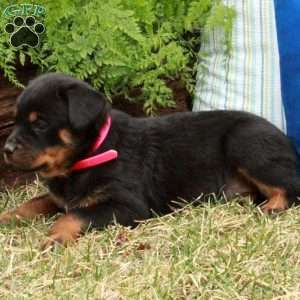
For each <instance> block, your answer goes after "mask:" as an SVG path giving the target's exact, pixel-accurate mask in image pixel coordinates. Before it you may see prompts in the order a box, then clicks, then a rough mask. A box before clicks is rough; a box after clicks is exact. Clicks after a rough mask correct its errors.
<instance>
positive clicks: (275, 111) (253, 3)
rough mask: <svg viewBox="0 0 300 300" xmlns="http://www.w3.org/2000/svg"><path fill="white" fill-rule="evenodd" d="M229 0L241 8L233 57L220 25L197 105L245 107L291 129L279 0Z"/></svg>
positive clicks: (204, 63)
mask: <svg viewBox="0 0 300 300" xmlns="http://www.w3.org/2000/svg"><path fill="white" fill-rule="evenodd" d="M223 1H224V3H225V4H227V5H232V6H233V7H234V8H235V10H236V13H237V17H236V20H235V23H234V28H233V34H232V47H233V48H232V52H231V56H230V57H229V58H228V57H227V56H226V55H225V52H224V46H223V40H224V35H223V34H222V31H221V30H215V31H214V32H213V33H212V34H211V35H210V37H209V39H208V41H207V42H206V43H204V44H203V45H202V49H201V53H202V56H203V54H205V56H203V59H201V62H200V64H199V66H198V68H199V72H198V77H197V85H196V93H195V99H194V107H193V110H194V111H200V110H211V109H233V110H245V111H249V112H252V113H255V114H257V115H260V116H262V117H264V118H266V119H268V120H269V121H271V122H272V123H273V124H275V125H276V126H277V127H278V128H280V129H281V130H282V131H286V121H285V112H284V107H283V104H282V95H281V77H280V60H279V51H278V42H277V28H276V19H275V9H274V8H275V7H274V2H273V0H223ZM278 1H279V2H280V0H278ZM290 1H291V0H289V1H287V2H290ZM295 1H299V0H295ZM281 2H284V1H281ZM299 2H300V1H299Z"/></svg>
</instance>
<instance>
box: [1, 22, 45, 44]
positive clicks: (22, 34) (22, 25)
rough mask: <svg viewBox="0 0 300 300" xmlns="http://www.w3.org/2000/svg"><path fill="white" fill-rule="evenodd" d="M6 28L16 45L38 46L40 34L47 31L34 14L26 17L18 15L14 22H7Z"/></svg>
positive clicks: (11, 40)
mask: <svg viewBox="0 0 300 300" xmlns="http://www.w3.org/2000/svg"><path fill="white" fill-rule="evenodd" d="M4 30H5V31H6V32H7V33H8V34H9V35H10V44H11V45H12V46H14V47H20V46H23V45H25V46H29V47H33V48H35V47H37V46H38V45H39V43H40V39H39V35H40V34H42V33H43V32H44V31H45V26H44V25H43V24H42V23H37V22H36V20H35V18H34V17H33V16H28V17H26V19H25V20H24V18H22V17H20V16H17V17H15V18H14V20H13V23H8V24H6V26H5V28H4Z"/></svg>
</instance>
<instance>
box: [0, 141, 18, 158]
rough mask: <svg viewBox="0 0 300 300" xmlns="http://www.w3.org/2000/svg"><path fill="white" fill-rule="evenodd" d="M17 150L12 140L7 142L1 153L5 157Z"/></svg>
mask: <svg viewBox="0 0 300 300" xmlns="http://www.w3.org/2000/svg"><path fill="white" fill-rule="evenodd" d="M16 148H17V143H16V141H14V140H10V141H7V142H6V143H5V145H4V148H3V151H4V153H5V154H6V155H10V154H12V153H13V152H14V151H15V150H16Z"/></svg>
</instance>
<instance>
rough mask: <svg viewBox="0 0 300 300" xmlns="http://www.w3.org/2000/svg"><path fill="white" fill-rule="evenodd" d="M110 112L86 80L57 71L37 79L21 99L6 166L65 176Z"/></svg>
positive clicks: (6, 151) (7, 144)
mask: <svg viewBox="0 0 300 300" xmlns="http://www.w3.org/2000/svg"><path fill="white" fill-rule="evenodd" d="M108 108H109V105H108V104H107V102H106V100H105V98H104V96H103V95H102V94H101V93H98V92H96V91H95V90H94V89H92V88H91V87H90V86H89V85H88V84H86V83H84V82H82V81H79V80H76V79H74V78H72V77H69V76H65V75H62V74H57V73H49V74H46V75H42V76H40V77H38V78H37V79H35V80H33V81H32V82H30V84H29V85H28V87H27V88H26V89H25V90H24V91H23V92H22V94H21V95H20V96H19V98H18V100H17V112H16V124H15V128H14V130H13V132H12V133H11V135H10V136H9V137H8V139H7V141H6V144H5V146H4V156H5V160H6V162H7V163H9V164H12V165H13V166H15V167H17V168H20V169H23V170H37V171H39V172H40V173H41V175H42V176H44V177H54V176H60V175H65V174H66V173H68V169H69V168H70V166H71V165H72V164H73V163H74V161H75V160H76V159H77V157H78V156H80V155H83V152H84V151H87V149H88V147H89V146H90V144H91V143H92V142H93V138H95V136H96V135H97V131H98V128H99V127H101V125H102V122H104V119H105V116H106V114H107V110H108Z"/></svg>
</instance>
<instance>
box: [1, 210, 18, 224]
mask: <svg viewBox="0 0 300 300" xmlns="http://www.w3.org/2000/svg"><path fill="white" fill-rule="evenodd" d="M15 219H17V216H16V215H15V214H14V213H13V212H11V211H6V212H3V213H2V214H0V224H8V223H10V222H12V221H13V220H15Z"/></svg>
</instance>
